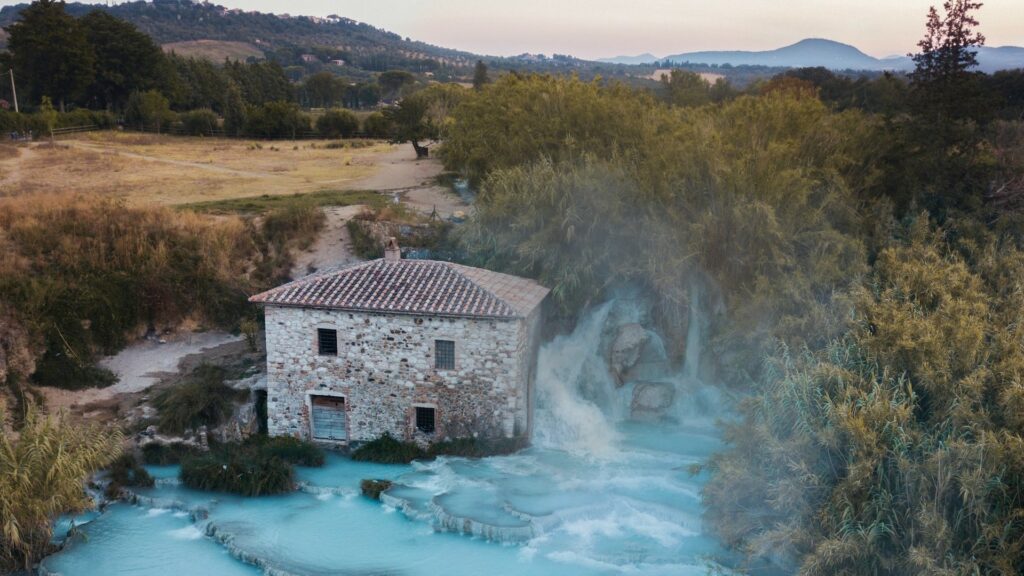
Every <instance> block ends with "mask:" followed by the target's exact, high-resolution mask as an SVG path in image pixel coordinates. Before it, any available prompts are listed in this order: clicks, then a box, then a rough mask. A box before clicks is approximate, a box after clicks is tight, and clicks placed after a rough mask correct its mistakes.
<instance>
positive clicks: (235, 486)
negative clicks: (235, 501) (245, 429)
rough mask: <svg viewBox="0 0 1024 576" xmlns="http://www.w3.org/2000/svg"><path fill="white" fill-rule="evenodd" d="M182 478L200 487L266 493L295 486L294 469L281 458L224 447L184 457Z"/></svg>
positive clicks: (186, 482)
mask: <svg viewBox="0 0 1024 576" xmlns="http://www.w3.org/2000/svg"><path fill="white" fill-rule="evenodd" d="M181 481H182V483H184V484H185V485H186V486H188V487H189V488H195V489H197V490H209V491H212V492H230V493H233V494H241V495H242V496H264V495H268V494H283V493H285V492H291V491H292V490H294V489H295V471H294V470H293V469H292V466H291V464H289V463H287V462H285V461H284V460H282V459H280V458H272V457H266V456H262V455H259V454H255V453H252V452H249V451H241V450H229V449H227V448H223V449H219V450H215V451H213V452H210V453H209V454H204V455H201V456H194V457H190V458H186V459H185V460H184V461H182V464H181Z"/></svg>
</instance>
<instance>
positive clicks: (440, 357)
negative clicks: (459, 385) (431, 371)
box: [434, 340, 455, 370]
mask: <svg viewBox="0 0 1024 576" xmlns="http://www.w3.org/2000/svg"><path fill="white" fill-rule="evenodd" d="M434 368H436V369H438V370H454V369H455V342H452V341H451V340H434Z"/></svg>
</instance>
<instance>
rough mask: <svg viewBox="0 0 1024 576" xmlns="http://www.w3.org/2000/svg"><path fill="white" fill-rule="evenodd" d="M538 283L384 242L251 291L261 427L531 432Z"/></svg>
mask: <svg viewBox="0 0 1024 576" xmlns="http://www.w3.org/2000/svg"><path fill="white" fill-rule="evenodd" d="M392 242H393V241H392ZM547 294H548V290H547V289H546V288H544V287H543V286H541V285H539V284H537V283H536V282H534V281H532V280H527V279H524V278H518V277H515V276H509V275H506V274H499V273H496V272H491V271H488V270H482V269H479V268H471V267H468V266H462V265H459V264H453V263H449V262H438V261H431V260H403V259H402V258H401V257H400V255H399V252H398V248H397V246H396V245H392V246H389V249H388V250H387V252H386V255H385V257H384V258H382V259H379V260H372V261H369V262H362V263H359V264H355V265H352V266H349V267H346V268H342V269H339V270H336V271H331V272H325V273H318V274H314V275H311V276H307V277H305V278H302V279H299V280H296V281H294V282H291V283H289V284H285V285H283V286H280V287H278V288H274V289H272V290H269V291H267V292H264V293H262V294H258V295H256V296H253V297H252V298H251V299H250V301H251V302H254V303H258V304H262V305H263V306H265V309H266V339H267V414H268V420H269V423H268V425H269V432H270V434H272V435H292V436H298V437H301V438H305V439H311V440H314V441H316V442H323V443H329V444H337V445H348V444H358V443H360V442H365V441H369V440H373V439H375V438H377V437H379V436H381V435H382V434H383V433H385V432H387V433H390V434H391V435H392V436H393V437H395V438H399V439H405V440H413V441H416V442H418V443H420V444H429V443H431V442H435V441H439V440H443V439H446V438H461V437H506V438H511V437H528V436H529V434H530V432H531V426H532V422H531V419H532V416H531V415H532V411H533V410H532V408H533V406H532V405H533V402H534V398H535V393H534V377H535V373H536V356H537V349H538V345H539V337H540V326H541V320H542V318H541V304H542V302H543V300H544V298H545V297H546V296H547Z"/></svg>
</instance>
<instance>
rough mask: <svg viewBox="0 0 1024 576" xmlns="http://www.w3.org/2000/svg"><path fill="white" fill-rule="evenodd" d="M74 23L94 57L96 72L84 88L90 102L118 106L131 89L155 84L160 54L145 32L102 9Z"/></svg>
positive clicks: (145, 87) (91, 104)
mask: <svg viewBox="0 0 1024 576" xmlns="http://www.w3.org/2000/svg"><path fill="white" fill-rule="evenodd" d="M78 23H79V26H80V27H81V28H82V31H83V32H84V33H85V37H86V39H87V40H88V41H89V44H90V45H91V46H92V50H93V53H94V54H95V57H96V60H95V70H96V76H95V78H94V80H93V82H92V84H91V85H90V86H89V88H88V91H87V92H88V94H87V101H88V103H89V104H90V106H99V107H103V108H107V109H115V110H120V109H122V108H124V106H125V104H127V102H128V95H129V94H131V93H132V92H133V91H135V90H140V91H144V90H150V89H152V88H156V87H157V84H158V82H159V74H160V73H161V72H162V71H163V68H162V67H161V60H163V57H164V56H163V52H162V51H161V50H160V47H159V46H157V45H156V43H155V42H153V40H152V39H151V38H150V37H149V36H148V35H146V34H144V33H143V32H140V31H139V30H138V29H137V28H136V27H135V26H133V25H132V24H130V23H128V22H125V21H124V20H121V19H119V18H115V17H114V16H111V15H110V14H108V13H106V12H103V11H102V10H93V11H92V12H90V13H88V14H86V15H85V16H83V17H82V18H81V19H80V20H79V21H78Z"/></svg>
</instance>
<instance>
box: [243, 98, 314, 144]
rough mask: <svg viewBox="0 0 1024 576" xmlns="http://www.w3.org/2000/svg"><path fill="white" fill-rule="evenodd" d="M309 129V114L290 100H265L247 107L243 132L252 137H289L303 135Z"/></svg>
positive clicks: (294, 137)
mask: <svg viewBox="0 0 1024 576" xmlns="http://www.w3.org/2000/svg"><path fill="white" fill-rule="evenodd" d="M309 131H310V125H309V115H308V114H305V113H303V112H302V111H301V110H299V107H298V106H297V105H296V104H293V103H291V102H267V103H266V104H264V105H262V106H254V107H252V108H250V109H249V111H248V115H247V118H246V121H245V133H246V135H247V136H251V137H253V138H269V139H279V138H290V139H292V140H294V139H296V138H299V137H303V136H305V135H306V134H307V133H308V132H309Z"/></svg>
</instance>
